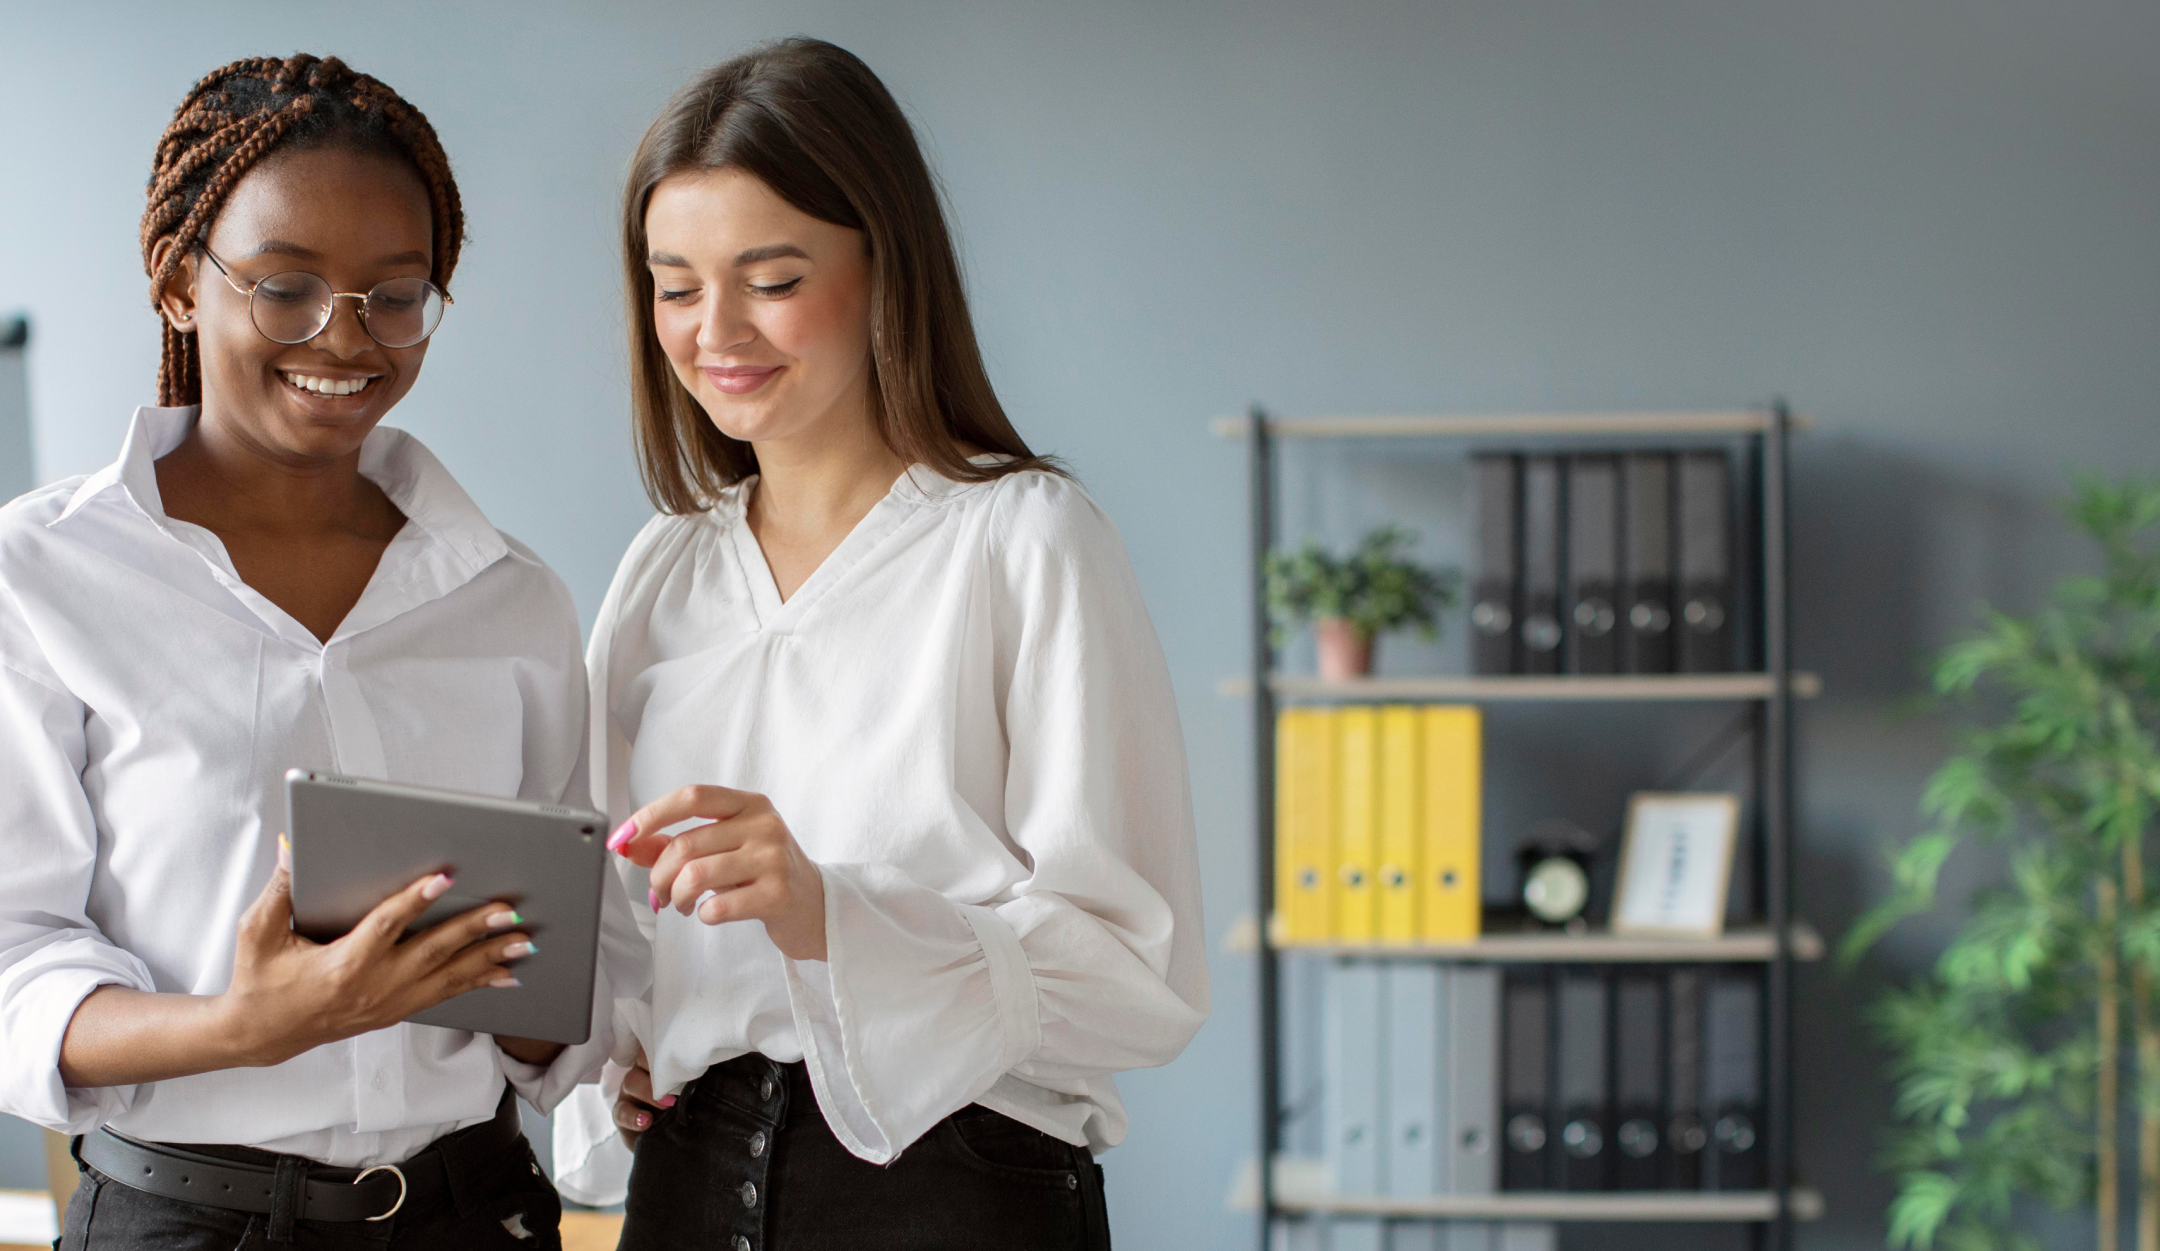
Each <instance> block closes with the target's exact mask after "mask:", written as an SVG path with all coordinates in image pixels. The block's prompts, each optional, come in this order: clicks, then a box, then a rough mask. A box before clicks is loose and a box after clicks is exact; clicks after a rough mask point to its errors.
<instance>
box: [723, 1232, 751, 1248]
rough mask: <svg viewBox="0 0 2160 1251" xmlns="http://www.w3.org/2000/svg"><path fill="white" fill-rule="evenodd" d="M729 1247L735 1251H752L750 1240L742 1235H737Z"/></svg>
mask: <svg viewBox="0 0 2160 1251" xmlns="http://www.w3.org/2000/svg"><path fill="white" fill-rule="evenodd" d="M728 1246H729V1247H731V1248H733V1251H750V1240H749V1239H748V1238H745V1237H743V1236H742V1235H741V1234H737V1235H735V1241H733V1242H731V1243H729V1244H728Z"/></svg>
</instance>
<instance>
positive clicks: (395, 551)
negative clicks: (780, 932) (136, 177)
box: [0, 408, 645, 1166]
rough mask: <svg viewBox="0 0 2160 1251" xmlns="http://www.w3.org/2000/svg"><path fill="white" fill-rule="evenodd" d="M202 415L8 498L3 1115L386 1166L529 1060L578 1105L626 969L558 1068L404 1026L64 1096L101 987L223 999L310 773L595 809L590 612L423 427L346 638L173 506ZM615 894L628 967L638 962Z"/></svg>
mask: <svg viewBox="0 0 2160 1251" xmlns="http://www.w3.org/2000/svg"><path fill="white" fill-rule="evenodd" d="M197 411H198V410H197V409H193V408H185V409H155V408H145V409H140V410H137V412H136V414H135V419H134V421H133V423H132V424H131V426H130V428H129V430H128V434H127V440H126V442H125V443H124V444H123V445H122V448H121V452H120V459H119V461H118V462H117V463H115V464H113V465H110V466H108V467H107V468H105V469H103V470H101V471H99V472H98V473H95V474H92V475H90V476H89V477H87V478H75V479H71V480H69V481H66V482H62V483H59V484H58V485H55V486H50V487H46V488H44V489H42V490H39V491H33V492H32V493H30V494H29V495H26V496H23V497H22V498H20V499H18V500H16V501H15V502H13V503H12V504H9V505H7V506H6V508H4V509H0V864H5V865H6V866H7V868H6V869H5V871H4V872H0V1111H4V1112H9V1113H13V1114H14V1115H16V1116H19V1117H22V1118H24V1119H25V1120H29V1121H33V1122H36V1123H37V1124H40V1125H44V1126H46V1127H48V1128H51V1129H56V1130H62V1131H64V1132H68V1133H78V1134H79V1133H85V1132H88V1131H89V1130H91V1129H94V1128H96V1127H97V1126H99V1125H110V1126H112V1127H113V1128H114V1129H117V1130H119V1131H121V1132H123V1133H126V1134H130V1135H132V1136H134V1137H137V1138H144V1139H151V1140H157V1141H166V1142H214V1143H242V1144H249V1145H253V1146H258V1147H263V1148H267V1149H270V1150H275V1151H285V1152H291V1153H295V1154H300V1155H305V1156H309V1157H311V1158H313V1159H316V1160H319V1161H322V1162H324V1163H328V1164H335V1165H345V1166H366V1165H371V1164H376V1163H381V1162H386V1161H395V1160H399V1159H403V1158H404V1157H406V1156H408V1155H411V1154H412V1153H413V1152H415V1151H417V1150H419V1149H420V1148H421V1147H424V1146H425V1145H426V1144H427V1143H428V1142H430V1141H432V1140H433V1139H434V1138H436V1137H437V1136H439V1135H441V1134H443V1133H446V1132H448V1131H450V1130H453V1129H456V1128H458V1127H460V1126H463V1125H468V1124H472V1123H474V1122H476V1121H479V1120H483V1119H485V1118H486V1117H488V1116H489V1115H490V1114H492V1113H493V1112H494V1110H495V1105H496V1101H497V1099H498V1098H499V1097H500V1096H501V1094H502V1089H503V1081H504V1078H505V1076H506V1075H507V1076H508V1077H509V1078H510V1079H511V1080H513V1081H514V1082H516V1084H517V1087H518V1089H519V1091H520V1092H521V1093H523V1094H524V1095H525V1096H526V1097H527V1098H528V1099H530V1100H532V1101H533V1102H534V1103H535V1104H536V1105H538V1106H540V1107H541V1108H543V1109H546V1108H548V1107H550V1106H552V1105H553V1104H554V1103H555V1102H556V1101H557V1100H559V1099H560V1098H561V1097H562V1096H563V1094H565V1093H566V1092H567V1091H568V1090H569V1089H570V1087H572V1086H573V1085H575V1084H576V1083H577V1082H578V1081H580V1080H583V1079H586V1078H588V1077H590V1076H591V1075H592V1073H593V1072H594V1071H596V1070H597V1068H598V1066H599V1064H600V1063H601V1062H602V1061H604V1060H605V1059H606V1055H607V1052H608V1049H609V1047H610V1045H611V1042H612V1031H611V1029H609V1028H607V1027H608V1026H610V1025H611V1024H612V1020H613V1015H614V1011H613V1009H614V1004H613V999H612V996H611V994H610V993H609V990H608V987H607V985H606V984H605V981H604V979H605V977H606V971H605V969H603V985H602V987H601V992H602V993H601V994H600V996H599V997H598V999H597V1000H596V1002H595V1006H594V1017H595V1023H596V1027H597V1028H596V1031H595V1034H594V1037H593V1039H592V1041H591V1042H588V1043H586V1044H585V1045H583V1046H580V1047H574V1048H571V1049H570V1050H569V1051H567V1052H565V1053H564V1055H563V1056H562V1057H561V1058H560V1059H559V1060H557V1061H556V1062H555V1063H554V1064H553V1065H552V1066H550V1067H549V1068H547V1069H545V1070H542V1069H539V1068H536V1067H532V1066H528V1065H524V1064H521V1063H519V1062H517V1061H515V1060H512V1059H510V1058H509V1057H507V1056H504V1055H503V1054H502V1053H501V1051H500V1050H499V1049H498V1048H497V1047H496V1046H495V1044H494V1041H493V1040H492V1039H490V1038H488V1037H486V1036H483V1035H474V1034H470V1033H466V1032H464V1031H461V1030H448V1029H439V1028H435V1027H431V1026H424V1025H398V1026H394V1027H392V1028H390V1029H386V1030H380V1031H377V1032H375V1033H371V1034H365V1035H361V1036H360V1037H357V1038H351V1039H347V1040H345V1041H343V1042H337V1043H331V1044H329V1045H326V1046H322V1047H317V1048H315V1049H314V1050H312V1051H309V1052H306V1053H305V1054H303V1055H300V1056H297V1057H295V1058H293V1059H291V1060H288V1061H286V1062H285V1063H283V1064H280V1065H277V1066H275V1067H271V1068H247V1069H228V1070H225V1071H222V1072H214V1073H203V1074H200V1075H198V1076H194V1077H182V1078H175V1079H172V1080H170V1081H162V1082H155V1083H146V1084H143V1085H138V1086H118V1087H101V1088H96V1089H71V1088H67V1087H65V1086H64V1085H63V1083H62V1082H61V1079H60V1072H59V1054H60V1041H61V1038H62V1036H63V1035H64V1034H65V1032H66V1030H67V1026H68V1022H69V1021H70V1019H72V1017H73V1016H74V1013H75V1008H76V1006H77V1005H78V1004H79V1003H81V1001H82V999H83V997H84V996H85V995H87V994H89V993H90V992H91V991H92V990H94V989H96V988H97V987H99V986H104V985H117V986H130V987H134V988H135V989H138V990H144V991H176V992H185V993H190V994H198V995H207V994H215V993H217V992H219V991H222V990H224V989H225V987H226V986H227V984H228V983H229V981H230V978H231V974H232V961H233V944H234V926H235V925H236V924H237V922H238V920H239V917H240V914H241V913H242V912H243V911H244V910H246V908H247V907H248V905H249V904H250V903H252V902H253V901H254V899H255V897H256V895H257V894H258V893H259V892H260V891H261V890H262V886H263V883H264V882H265V881H266V880H267V879H268V878H269V876H270V872H271V869H272V867H273V865H274V863H275V861H276V856H277V850H276V843H277V835H278V833H279V831H280V830H282V829H283V828H284V826H285V790H284V785H283V777H284V774H285V771H286V770H287V769H290V768H294V767H300V768H307V769H322V770H329V771H334V772H339V773H346V774H355V775H359V776H365V777H378V778H387V779H392V780H395V781H400V782H408V783H415V784H420V785H428V786H441V787H449V788H453V789H458V790H468V791H480V792H486V793H489V794H495V795H504V796H513V795H514V796H522V797H525V798H530V799H545V800H551V801H557V802H568V803H576V804H581V805H582V804H584V803H585V802H586V800H587V793H586V785H585V768H584V758H583V750H582V748H583V742H584V733H583V727H584V723H585V718H586V706H585V701H586V688H585V677H584V665H583V663H582V658H581V657H580V655H579V639H578V621H577V614H576V612H575V610H574V608H573V606H572V604H571V600H570V595H569V593H568V591H567V590H566V589H565V588H564V586H563V584H562V581H561V580H560V579H559V578H557V577H556V576H555V575H554V573H552V572H551V571H550V570H549V569H548V568H547V566H545V565H543V564H542V563H541V562H540V560H539V559H538V558H537V557H535V556H534V555H533V554H532V553H531V552H529V551H527V550H526V549H525V548H523V547H521V546H519V545H517V544H516V543H515V542H513V541H511V540H509V539H507V538H505V537H504V536H503V535H502V534H500V533H499V532H497V531H496V529H495V528H494V527H493V526H491V525H489V524H488V522H487V519H486V518H485V517H483V516H481V514H480V511H479V509H478V508H476V507H475V506H474V505H473V502H472V500H471V499H469V498H468V497H467V496H466V495H465V493H464V492H463V491H462V490H460V489H459V488H458V485H457V483H456V482H455V481H453V480H452V479H451V477H450V474H449V472H448V471H446V470H445V469H444V468H443V467H442V465H441V464H440V463H439V462H438V461H437V460H436V459H435V458H434V457H433V456H431V455H429V453H428V451H427V449H425V448H423V447H422V446H421V445H420V444H419V442H418V441H416V440H414V439H413V438H412V437H411V436H409V435H407V434H404V433H403V432H401V431H397V430H391V429H377V430H376V431H375V432H374V433H372V434H371V435H369V436H368V440H367V442H366V445H365V446H364V448H363V450H362V453H361V472H362V473H363V474H365V475H366V476H367V477H368V478H369V479H370V480H372V481H373V482H375V483H376V484H377V485H378V486H380V487H382V489H383V490H384V492H385V493H387V494H388V495H389V497H390V499H391V500H392V501H393V502H394V503H396V505H397V506H398V508H399V509H401V510H402V511H403V512H404V514H405V516H406V518H407V522H406V525H405V526H404V528H403V529H402V530H400V532H399V533H398V535H397V537H396V538H395V539H394V540H392V542H391V543H390V546H389V548H388V549H387V550H386V551H385V552H384V553H383V556H382V560H381V563H380V564H379V565H378V566H377V568H376V570H375V574H374V577H373V578H372V580H371V581H370V582H369V583H368V585H367V589H366V591H365V592H364V593H363V594H362V595H361V597H360V600H359V602H358V603H357V604H356V605H354V607H353V609H352V612H351V613H350V614H349V615H348V616H347V617H346V619H345V620H344V622H343V623H341V624H340V625H339V626H338V629H337V633H336V634H335V636H334V637H332V638H331V640H330V641H329V642H328V643H327V644H325V643H322V642H320V641H318V640H317V639H316V638H315V637H314V636H313V635H312V634H310V633H309V632H308V631H307V629H306V628H305V627H303V626H302V625H301V624H300V623H299V622H297V621H295V620H293V619H292V618H291V617H290V616H288V615H287V614H286V613H285V612H284V611H283V610H282V609H280V608H278V607H277V606H276V605H275V604H272V603H271V602H270V601H269V600H267V599H265V598H263V596H262V595H261V594H259V593H258V592H256V591H255V590H254V589H253V588H251V587H249V586H248V585H247V584H246V583H244V582H242V581H241V580H240V577H239V575H238V574H237V573H236V572H235V570H234V567H233V564H232V561H231V559H230V558H229V557H228V556H227V555H226V552H225V548H224V545H223V544H222V543H221V542H219V541H218V539H217V537H216V536H215V535H214V534H212V533H211V532H210V531H208V530H205V529H203V528H201V527H199V526H194V525H190V524H188V523H186V522H181V521H176V520H174V519H172V518H171V517H168V516H166V515H165V511H164V507H163V505H162V503H161V500H160V497H159V494H158V484H157V471H156V466H155V463H154V462H155V461H156V460H157V458H158V457H160V456H162V455H164V454H165V453H166V452H169V451H171V450H172V449H173V448H175V447H177V446H179V444H180V442H181V441H182V440H183V439H184V438H185V437H186V435H187V433H188V431H189V430H190V429H191V428H192V426H193V423H194V420H195V416H196V413H197ZM609 894H610V896H611V897H612V895H613V892H609ZM619 902H620V901H613V902H611V908H610V911H611V914H612V916H611V920H612V922H613V927H614V928H613V931H612V932H613V941H612V942H611V944H610V945H609V946H610V950H609V951H608V952H606V953H604V955H605V956H606V962H607V964H608V965H609V966H610V967H618V968H630V969H634V970H642V967H643V958H644V949H645V944H644V943H643V941H642V940H641V939H639V937H638V936H637V932H636V929H635V922H634V921H633V920H631V919H630V916H629V911H628V909H627V908H625V907H620V906H616V905H619ZM625 960H627V961H629V963H628V964H627V965H624V964H622V962H623V961H625ZM640 976H641V974H640ZM629 990H630V992H631V993H632V994H635V993H637V992H638V991H640V990H642V983H641V982H640V984H639V985H636V986H632V987H630V988H629Z"/></svg>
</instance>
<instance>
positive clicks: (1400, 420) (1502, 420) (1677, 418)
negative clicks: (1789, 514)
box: [1208, 408, 1812, 439]
mask: <svg viewBox="0 0 2160 1251" xmlns="http://www.w3.org/2000/svg"><path fill="white" fill-rule="evenodd" d="M1790 422H1791V428H1792V429H1796V430H1804V429H1806V428H1807V427H1808V426H1809V425H1810V424H1812V423H1810V422H1809V421H1808V419H1807V418H1806V417H1805V416H1803V415H1802V414H1799V413H1795V414H1793V415H1792V417H1791V419H1790ZM1208 424H1209V428H1210V429H1211V430H1213V431H1214V433H1215V434H1216V435H1217V436H1218V437H1220V438H1225V439H1242V438H1244V437H1245V434H1246V432H1247V431H1248V430H1250V429H1251V428H1252V419H1251V418H1250V417H1245V416H1237V417H1217V418H1216V419H1215V420H1213V421H1212V422H1210V423H1208ZM1770 424H1771V419H1770V413H1769V412H1768V411H1767V410H1764V409H1744V408H1743V409H1729V410H1722V411H1716V412H1641V413H1627V412H1618V413H1435V414H1408V415H1401V416H1393V415H1390V416H1372V417H1270V418H1268V419H1267V426H1268V433H1269V434H1271V435H1274V436H1275V437H1276V438H1279V439H1365V438H1396V437H1403V436H1415V435H1423V436H1434V435H1438V436H1442V437H1453V438H1488V437H1500V438H1517V437H1523V436H1544V435H1560V436H1599V435H1603V436H1613V437H1619V436H1627V435H1734V434H1762V433H1764V432H1766V431H1768V430H1769V429H1770Z"/></svg>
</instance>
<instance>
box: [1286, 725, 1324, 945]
mask: <svg viewBox="0 0 2160 1251" xmlns="http://www.w3.org/2000/svg"><path fill="white" fill-rule="evenodd" d="M1335 807H1336V803H1335V714H1334V713H1333V712H1332V711H1331V710H1329V709H1325V708H1290V709H1285V710H1284V711H1283V712H1282V713H1281V715H1280V716H1278V717H1277V719H1276V723H1275V859H1276V870H1275V900H1276V909H1277V912H1278V915H1279V917H1280V920H1281V935H1280V937H1281V939H1282V941H1284V942H1286V943H1319V942H1325V941H1327V940H1328V939H1330V938H1332V937H1334V934H1335V917H1334V903H1335V896H1336V893H1337V892H1336V890H1335V889H1334V887H1333V885H1332V884H1331V878H1332V877H1333V874H1334V868H1335V866H1336V864H1337V863H1338V858H1337V856H1336V854H1335V847H1334V831H1335V821H1336V814H1335Z"/></svg>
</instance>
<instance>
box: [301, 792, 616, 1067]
mask: <svg viewBox="0 0 2160 1251" xmlns="http://www.w3.org/2000/svg"><path fill="white" fill-rule="evenodd" d="M285 786H286V794H287V796H288V799H289V801H290V810H291V815H292V865H293V868H292V884H293V886H292V915H293V929H294V930H295V931H296V932H297V933H299V934H300V935H302V936H304V937H306V938H311V939H315V940H316V941H320V942H328V941H334V940H336V939H338V938H339V937H341V936H342V935H345V934H347V933H349V932H350V931H352V930H353V929H354V928H355V927H356V926H358V925H360V924H361V923H362V921H363V920H364V919H366V918H368V917H370V916H371V915H388V914H382V913H381V909H382V907H383V904H384V901H385V900H387V899H390V898H392V897H393V896H398V895H399V894H400V893H401V892H405V891H416V892H422V893H424V892H425V891H426V890H433V891H434V892H435V893H434V894H432V895H428V896H426V898H425V899H424V900H416V901H415V902H420V903H424V904H425V906H424V907H423V908H421V909H420V910H419V911H418V914H417V915H414V916H410V917H409V918H408V919H407V920H406V924H405V925H404V928H403V932H402V934H400V935H386V936H385V939H384V941H386V942H391V943H398V942H399V940H400V939H401V938H402V939H404V940H405V941H404V942H402V943H399V945H400V946H404V945H410V944H411V943H412V942H413V941H414V940H413V939H412V938H411V936H412V935H416V934H420V933H422V932H423V931H428V932H429V933H428V936H427V937H426V938H424V939H421V940H418V941H422V942H429V943H433V942H437V941H438V940H437V939H436V938H435V936H434V935H433V933H432V930H433V929H434V928H435V927H437V926H438V925H439V924H440V923H441V922H443V921H445V920H448V919H450V918H452V917H458V916H460V915H461V914H462V915H463V916H465V917H468V918H471V920H472V921H473V922H475V923H476V924H477V925H478V927H479V928H477V929H474V930H473V932H471V933H470V934H469V935H468V934H465V933H464V932H463V931H462V930H456V929H449V930H446V931H445V934H444V936H443V938H442V939H441V940H440V941H453V940H456V941H462V942H464V943H471V942H474V941H478V940H481V939H484V938H485V937H486V935H487V934H488V933H490V932H493V931H494V930H495V929H497V928H499V927H497V926H494V924H493V922H494V919H496V918H499V917H501V916H502V915H503V914H504V913H508V914H509V915H510V916H511V918H513V919H511V920H509V921H508V922H507V924H509V925H511V926H514V927H515V928H516V929H517V930H518V932H519V933H520V934H524V935H527V936H528V938H527V940H526V941H525V943H524V944H523V945H524V948H525V953H524V954H523V955H522V956H521V957H518V958H517V970H516V975H515V977H514V978H510V979H500V978H499V977H498V979H496V980H494V981H493V983H492V984H483V985H479V986H477V987H476V988H475V989H472V990H469V991H467V992H465V993H462V994H459V995H457V996H456V997H455V998H452V999H449V1000H447V1001H445V1002H443V1003H440V1004H438V1005H437V1006H434V1007H431V1008H427V1009H425V1010H423V1011H419V1012H416V1013H414V1014H413V1015H412V1016H410V1017H409V1018H407V1019H409V1020H410V1021H411V1022H412V1023H414V1024H418V1025H437V1026H442V1027H445V1028H449V1029H464V1030H472V1031H475V1032H477V1033H486V1034H500V1035H505V1036H514V1037H519V1038H530V1039H539V1040H544V1041H547V1042H559V1043H581V1042H584V1041H585V1040H586V1038H587V1037H589V1036H590V1033H591V1020H592V996H593V965H594V961H595V959H596V955H597V948H598V939H599V927H600V897H601V890H602V888H603V885H604V880H605V874H606V858H607V853H606V850H605V849H604V847H603V846H602V844H601V840H600V838H599V834H600V832H601V828H602V826H603V825H604V824H605V819H604V818H603V817H601V816H600V815H599V814H598V813H594V812H589V811H585V810H583V809H577V808H568V807H564V806H562V805H559V804H542V803H532V802H528V801H523V800H511V799H497V798H494V797H491V796H482V795H467V794H461V793H458V792H454V791H438V790H430V789H426V788H422V787H413V786H402V785H398V784H396V783H390V782H377V781H370V780H365V779H357V778H345V777H338V776H336V775H332V774H323V773H310V772H307V771H305V770H300V769H295V770H293V771H291V772H290V773H288V774H286V778H285ZM423 878H426V879H427V881H426V882H421V881H420V879H423ZM397 915H399V916H404V915H405V914H404V913H403V912H400V913H398V914H397ZM504 982H507V984H504Z"/></svg>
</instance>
